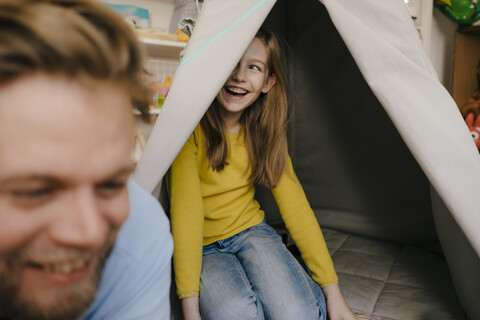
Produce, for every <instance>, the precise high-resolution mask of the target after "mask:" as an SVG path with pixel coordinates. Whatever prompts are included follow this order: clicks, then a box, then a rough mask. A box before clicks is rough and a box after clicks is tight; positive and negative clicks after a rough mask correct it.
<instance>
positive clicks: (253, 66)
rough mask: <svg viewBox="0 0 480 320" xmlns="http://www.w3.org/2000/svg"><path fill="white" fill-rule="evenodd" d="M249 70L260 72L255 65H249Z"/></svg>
mask: <svg viewBox="0 0 480 320" xmlns="http://www.w3.org/2000/svg"><path fill="white" fill-rule="evenodd" d="M250 69H252V70H255V71H261V70H260V68H259V67H258V66H255V65H251V66H250Z"/></svg>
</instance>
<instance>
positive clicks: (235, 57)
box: [134, 0, 275, 192]
mask: <svg viewBox="0 0 480 320" xmlns="http://www.w3.org/2000/svg"><path fill="white" fill-rule="evenodd" d="M274 4H275V1H274V0H228V1H225V0H209V1H205V3H204V4H203V6H202V11H201V12H200V14H199V18H198V21H197V23H196V26H195V29H194V32H193V34H192V37H191V38H190V41H189V43H188V46H187V48H186V51H185V55H184V59H183V61H182V63H181V64H180V67H179V68H178V70H177V72H176V74H175V77H174V80H173V83H172V86H171V88H170V91H169V93H168V97H167V99H166V100H165V103H164V105H163V107H162V112H160V114H159V115H158V118H157V121H156V123H155V127H154V129H153V130H152V133H151V135H150V138H149V140H148V143H147V146H146V148H145V150H144V152H143V155H142V158H141V159H140V162H139V163H138V166H137V169H136V171H135V174H134V179H135V180H136V181H137V182H138V183H139V184H140V185H141V186H142V187H143V188H144V189H145V190H147V191H149V192H152V191H153V190H154V189H155V188H156V187H157V185H158V184H159V183H160V181H161V179H162V177H163V175H164V174H165V173H166V171H167V170H168V168H169V167H170V164H171V163H172V162H173V160H174V159H175V157H176V155H177V154H178V152H179V151H180V149H181V148H182V147H183V145H184V144H185V142H186V141H187V139H188V137H189V136H190V134H191V133H192V131H193V129H194V128H195V126H196V125H197V124H198V122H199V121H200V119H201V118H202V116H203V114H204V113H205V111H206V110H207V109H208V107H209V106H210V104H211V103H212V101H213V100H214V98H215V97H216V95H217V93H218V91H219V89H220V88H221V87H222V86H223V84H224V83H225V81H226V80H227V78H228V76H229V75H230V73H231V71H232V70H233V68H234V67H235V65H236V64H237V63H238V61H239V60H240V58H241V57H242V55H243V52H244V51H245V49H246V48H247V47H248V45H249V44H250V41H251V40H252V39H253V37H254V36H255V33H256V32H257V30H258V29H259V28H260V26H261V25H262V23H263V21H264V20H265V17H266V16H267V15H268V13H269V12H270V10H271V8H272V6H273V5H274Z"/></svg>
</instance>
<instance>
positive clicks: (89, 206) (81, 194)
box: [50, 187, 109, 248]
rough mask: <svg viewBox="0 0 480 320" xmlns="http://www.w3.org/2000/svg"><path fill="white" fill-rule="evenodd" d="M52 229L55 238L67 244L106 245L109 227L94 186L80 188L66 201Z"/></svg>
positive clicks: (55, 240) (79, 245)
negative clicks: (93, 188)
mask: <svg viewBox="0 0 480 320" xmlns="http://www.w3.org/2000/svg"><path fill="white" fill-rule="evenodd" d="M60 209H61V210H63V212H61V213H60V214H59V215H58V218H57V219H56V221H55V222H53V223H52V228H51V229H50V237H51V238H52V240H53V241H54V242H55V243H57V244H59V245H64V246H76V247H84V248H95V247H99V246H101V245H103V243H104V242H105V241H106V237H107V234H108V230H109V225H108V221H107V219H106V217H105V216H104V215H103V214H102V212H101V210H100V208H99V203H98V200H97V198H96V195H95V190H92V188H88V187H85V188H78V189H76V190H72V191H71V194H69V195H68V197H67V198H66V199H65V201H64V202H63V204H62V208H60Z"/></svg>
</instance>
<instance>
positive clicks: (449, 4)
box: [435, 0, 480, 26]
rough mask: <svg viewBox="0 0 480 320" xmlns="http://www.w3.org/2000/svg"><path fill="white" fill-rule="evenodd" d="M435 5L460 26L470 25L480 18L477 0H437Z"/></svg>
mask: <svg viewBox="0 0 480 320" xmlns="http://www.w3.org/2000/svg"><path fill="white" fill-rule="evenodd" d="M435 5H436V6H437V8H439V9H440V10H441V11H442V12H443V13H444V14H446V15H447V17H449V18H450V19H452V20H453V21H455V22H456V23H458V24H459V25H460V26H469V25H471V24H473V23H475V22H477V21H478V20H479V19H480V12H479V10H478V8H477V1H476V0H475V1H471V0H435Z"/></svg>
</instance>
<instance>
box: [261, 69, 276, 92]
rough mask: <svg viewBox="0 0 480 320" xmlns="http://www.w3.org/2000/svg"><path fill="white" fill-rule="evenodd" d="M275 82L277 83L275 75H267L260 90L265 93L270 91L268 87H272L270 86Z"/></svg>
mask: <svg viewBox="0 0 480 320" xmlns="http://www.w3.org/2000/svg"><path fill="white" fill-rule="evenodd" d="M275 83H277V75H276V74H272V75H270V76H268V78H267V81H266V82H265V84H264V85H263V88H262V92H263V93H267V92H268V91H270V89H272V87H273V86H274V85H275Z"/></svg>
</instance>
